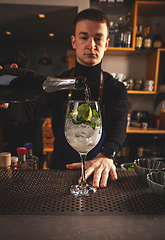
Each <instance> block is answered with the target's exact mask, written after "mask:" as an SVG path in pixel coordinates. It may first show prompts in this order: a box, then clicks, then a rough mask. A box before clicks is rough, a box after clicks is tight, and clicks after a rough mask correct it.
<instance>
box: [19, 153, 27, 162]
mask: <svg viewBox="0 0 165 240" xmlns="http://www.w3.org/2000/svg"><path fill="white" fill-rule="evenodd" d="M20 162H26V154H18V163H20Z"/></svg>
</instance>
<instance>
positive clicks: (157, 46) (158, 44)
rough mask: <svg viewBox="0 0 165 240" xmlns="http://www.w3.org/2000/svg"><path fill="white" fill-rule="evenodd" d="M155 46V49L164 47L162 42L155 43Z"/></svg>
mask: <svg viewBox="0 0 165 240" xmlns="http://www.w3.org/2000/svg"><path fill="white" fill-rule="evenodd" d="M153 45H154V46H153V47H154V48H160V47H161V46H162V42H160V41H158V42H154V44H153Z"/></svg>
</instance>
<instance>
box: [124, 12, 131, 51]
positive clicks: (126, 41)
mask: <svg viewBox="0 0 165 240" xmlns="http://www.w3.org/2000/svg"><path fill="white" fill-rule="evenodd" d="M130 17H131V15H130V13H128V14H127V16H126V24H125V27H124V29H125V30H124V46H125V47H128V48H130V47H131V40H132V26H131V24H130Z"/></svg>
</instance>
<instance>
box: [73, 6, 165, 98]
mask: <svg viewBox="0 0 165 240" xmlns="http://www.w3.org/2000/svg"><path fill="white" fill-rule="evenodd" d="M91 7H92V8H99V9H100V10H102V11H103V12H105V14H108V13H109V14H110V15H111V14H112V15H114V13H115V15H116V16H119V14H120V13H121V11H122V13H123V11H125V12H124V14H126V13H127V11H130V13H131V23H132V26H133V34H132V46H131V48H116V47H109V48H108V50H107V52H106V53H105V56H107V55H111V56H112V55H115V56H118V57H119V58H120V57H121V56H123V55H125V56H126V55H127V56H132V55H134V56H135V58H136V56H137V57H138V58H139V56H141V58H144V57H145V58H146V71H145V75H144V76H143V78H144V80H151V79H152V80H154V82H155V84H154V90H153V91H143V90H141V91H136V90H128V94H156V92H157V87H158V85H161V84H162V81H163V80H162V79H161V78H162V74H161V72H162V71H163V74H164V68H163V67H161V69H160V66H162V65H163V63H161V62H160V61H161V56H162V59H163V60H162V61H164V56H165V48H159V49H157V50H154V49H151V50H136V49H135V38H136V26H137V23H138V22H140V23H141V24H142V25H143V26H146V25H147V24H150V25H151V26H152V32H151V33H152V36H153V34H154V30H155V26H156V23H157V22H156V21H159V22H160V25H161V27H162V32H163V33H164V32H165V31H164V30H163V28H165V24H164V20H165V2H163V1H135V3H134V5H132V4H127V5H126V6H123V7H117V6H116V7H115V6H113V7H112V5H106V3H103V4H94V5H91ZM162 38H163V40H164V39H165V35H164V36H162ZM68 57H69V69H70V68H72V67H73V66H74V64H75V57H76V56H75V51H72V50H69V51H68ZM137 67H138V64H137ZM138 71H140V69H138ZM160 71H161V72H160ZM134 77H136V76H134ZM159 77H160V78H159Z"/></svg>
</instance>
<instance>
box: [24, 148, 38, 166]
mask: <svg viewBox="0 0 165 240" xmlns="http://www.w3.org/2000/svg"><path fill="white" fill-rule="evenodd" d="M24 147H25V148H27V154H26V160H27V162H28V163H29V167H30V168H31V169H38V157H36V156H35V155H33V143H25V144H24Z"/></svg>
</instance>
